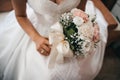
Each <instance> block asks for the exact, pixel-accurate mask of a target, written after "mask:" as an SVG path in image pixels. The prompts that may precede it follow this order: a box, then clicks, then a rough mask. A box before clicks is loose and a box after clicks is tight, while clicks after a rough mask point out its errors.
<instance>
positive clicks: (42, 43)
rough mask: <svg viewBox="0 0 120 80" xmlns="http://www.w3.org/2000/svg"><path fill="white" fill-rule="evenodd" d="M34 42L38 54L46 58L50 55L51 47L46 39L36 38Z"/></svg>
mask: <svg viewBox="0 0 120 80" xmlns="http://www.w3.org/2000/svg"><path fill="white" fill-rule="evenodd" d="M34 42H35V44H36V48H37V51H38V52H39V53H40V54H42V55H45V56H48V55H49V54H50V51H51V46H50V44H49V41H48V39H47V38H45V37H43V36H37V37H36V39H35V40H34Z"/></svg>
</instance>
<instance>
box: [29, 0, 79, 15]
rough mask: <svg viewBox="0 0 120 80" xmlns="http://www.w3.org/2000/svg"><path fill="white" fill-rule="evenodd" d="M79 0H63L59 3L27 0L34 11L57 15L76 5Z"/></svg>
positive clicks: (49, 0)
mask: <svg viewBox="0 0 120 80" xmlns="http://www.w3.org/2000/svg"><path fill="white" fill-rule="evenodd" d="M79 3H80V0H63V2H61V3H60V4H57V3H54V2H52V1H51V0H28V4H29V5H30V6H31V7H32V8H33V10H34V11H35V12H36V13H39V14H42V15H50V16H54V17H55V16H57V15H60V14H61V13H63V12H67V11H69V10H71V9H72V8H74V7H76V6H77V5H78V4H79Z"/></svg>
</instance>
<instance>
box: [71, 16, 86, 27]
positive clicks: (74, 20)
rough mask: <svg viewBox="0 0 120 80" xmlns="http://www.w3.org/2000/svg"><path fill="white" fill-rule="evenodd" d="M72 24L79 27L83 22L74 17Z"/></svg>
mask: <svg viewBox="0 0 120 80" xmlns="http://www.w3.org/2000/svg"><path fill="white" fill-rule="evenodd" d="M73 22H74V23H75V24H76V25H77V26H80V25H81V24H83V22H84V20H83V19H82V18H81V17H79V16H76V17H74V18H73Z"/></svg>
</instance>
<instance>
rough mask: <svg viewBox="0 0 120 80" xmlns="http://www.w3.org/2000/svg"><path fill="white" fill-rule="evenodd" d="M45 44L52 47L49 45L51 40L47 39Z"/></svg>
mask: <svg viewBox="0 0 120 80" xmlns="http://www.w3.org/2000/svg"><path fill="white" fill-rule="evenodd" d="M45 44H46V45H47V46H50V44H49V40H48V39H47V38H46V40H45Z"/></svg>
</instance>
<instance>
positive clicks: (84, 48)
mask: <svg viewBox="0 0 120 80" xmlns="http://www.w3.org/2000/svg"><path fill="white" fill-rule="evenodd" d="M92 46H93V44H92V42H91V41H90V40H85V41H84V42H83V45H82V52H83V53H84V54H87V53H89V52H90V51H91V50H92Z"/></svg>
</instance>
